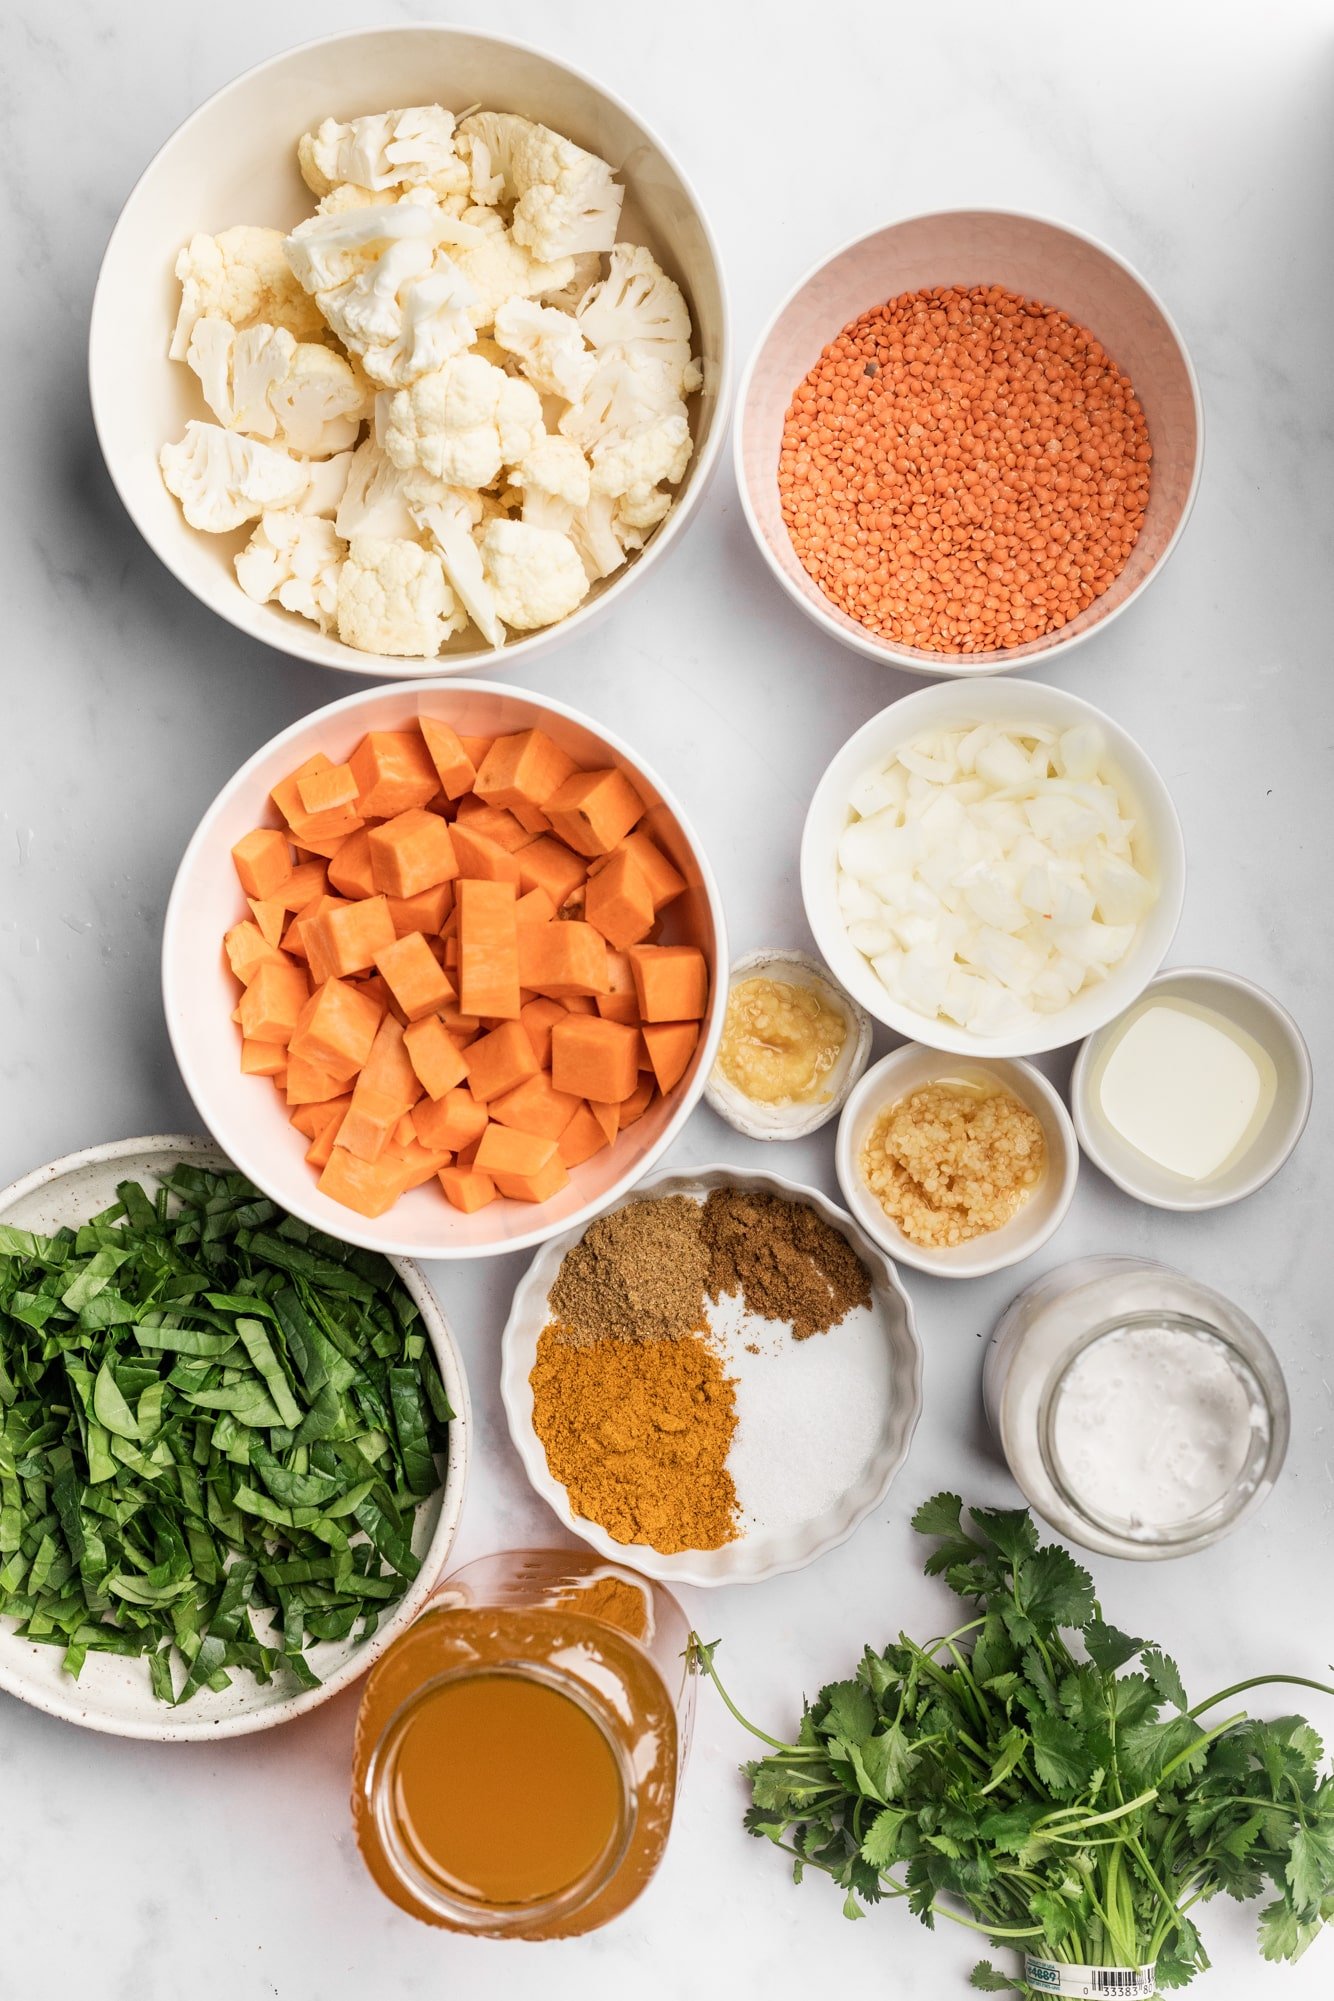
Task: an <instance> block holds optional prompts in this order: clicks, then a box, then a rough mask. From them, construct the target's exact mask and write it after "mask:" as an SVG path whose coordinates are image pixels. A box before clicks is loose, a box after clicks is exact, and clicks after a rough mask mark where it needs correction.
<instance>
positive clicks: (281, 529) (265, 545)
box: [236, 509, 347, 632]
mask: <svg viewBox="0 0 1334 2001" xmlns="http://www.w3.org/2000/svg"><path fill="white" fill-rule="evenodd" d="M346 554H347V544H346V543H345V542H344V541H343V540H342V538H341V537H340V536H339V535H337V534H336V533H335V532H334V525H333V523H332V521H325V520H322V519H320V518H319V517H318V516H317V515H311V514H301V513H296V512H294V511H292V510H291V509H285V510H284V511H283V512H282V513H269V514H262V515H261V516H260V521H259V526H258V528H256V530H255V532H254V534H253V535H252V536H251V538H250V540H249V541H248V542H247V543H246V546H245V548H244V549H242V551H241V553H240V554H239V555H238V556H237V557H236V577H237V582H238V583H239V584H240V586H241V589H242V590H243V591H244V592H245V594H246V596H247V597H248V598H253V599H254V600H255V603H256V604H269V603H271V602H272V600H273V599H274V598H276V599H277V600H278V602H279V604H280V605H282V607H283V609H284V610H285V611H295V612H299V613H300V615H301V617H302V618H309V619H312V620H313V621H314V623H315V624H316V625H318V627H319V628H320V631H321V632H328V631H329V629H330V627H331V626H332V625H333V622H334V619H335V618H336V616H337V613H338V572H339V568H340V566H341V564H342V561H343V558H344V556H345V555H346Z"/></svg>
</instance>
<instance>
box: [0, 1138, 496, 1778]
mask: <svg viewBox="0 0 1334 2001" xmlns="http://www.w3.org/2000/svg"><path fill="white" fill-rule="evenodd" d="M181 1161H187V1162H189V1163H190V1164H191V1165H193V1166H196V1167H210V1168H226V1167H230V1166H231V1162H230V1161H228V1159H227V1158H226V1156H225V1155H224V1154H222V1153H220V1152H219V1150H218V1148H217V1147H215V1146H213V1145H212V1144H211V1143H210V1142H209V1141H208V1140H206V1139H197V1138H195V1137H193V1136H192V1135H189V1134H179V1133H170V1134H165V1133H159V1134H154V1135H153V1136H152V1137H151V1138H146V1139H121V1140H112V1141H110V1142H109V1143H108V1144H107V1145H104V1146H90V1147H85V1148H83V1150H82V1151H81V1152H79V1153H69V1154H66V1155H65V1157H64V1158H63V1159H62V1160H53V1161H50V1162H48V1163H47V1165H46V1166H45V1167H38V1168H35V1169H34V1170H33V1172H32V1173H31V1174H25V1175H24V1176H23V1177H22V1179H21V1180H18V1181H15V1182H13V1183H11V1185H10V1186H9V1187H8V1188H6V1189H5V1190H4V1192H3V1194H0V1222H4V1223H8V1224H12V1225H13V1226H15V1227H16V1228H18V1229H24V1230H37V1231H39V1232H41V1233H42V1234H43V1235H49V1234H50V1233H51V1232H52V1231H54V1230H57V1229H59V1228H60V1226H61V1225H62V1224H63V1223H71V1224H73V1223H79V1222H82V1221H84V1220H85V1219H86V1218H87V1217H89V1216H95V1215H96V1214H97V1213H98V1211H99V1210H101V1209H105V1208H108V1207H109V1206H110V1205H111V1203H113V1202H114V1201H115V1200H116V1187H117V1184H118V1183H119V1182H122V1181H141V1182H142V1181H147V1182H153V1181H155V1180H156V1179H157V1178H158V1177H159V1176H160V1175H162V1174H168V1173H170V1171H171V1169H172V1168H173V1167H175V1166H176V1165H177V1164H178V1163H180V1162H181ZM390 1262H391V1264H392V1265H393V1267H394V1270H395V1272H396V1273H397V1274H398V1276H399V1278H400V1279H401V1280H402V1282H403V1284H404V1285H405V1286H406V1287H407V1289H408V1291H409V1292H410V1293H411V1294H412V1297H413V1300H414V1301H415V1303H416V1306H417V1310H418V1311H419V1312H420V1314H421V1317H422V1325H423V1327H424V1328H425V1330H426V1333H427V1336H428V1337H429V1339H430V1343H431V1347H432V1348H433V1350H434V1351H435V1358H436V1361H437V1362H438V1363H439V1365H440V1377H441V1381H442V1382H443V1383H444V1386H445V1393H446V1395H447V1396H448V1398H449V1403H450V1408H451V1409H452V1410H453V1412H454V1417H453V1419H452V1420H451V1423H450V1427H449V1459H448V1464H447V1466H446V1470H445V1478H444V1484H443V1485H442V1486H441V1487H439V1488H438V1489H437V1490H436V1492H435V1493H434V1494H432V1495H431V1496H430V1497H429V1498H428V1499H427V1500H425V1501H424V1502H423V1503H422V1505H421V1506H420V1507H419V1508H418V1510H417V1513H416V1516H415V1519H414V1522H413V1530H412V1547H413V1549H414V1550H415V1551H416V1553H417V1555H418V1556H419V1557H420V1558H421V1569H420V1570H419V1572H418V1573H417V1575H416V1577H415V1578H414V1579H413V1580H412V1583H411V1584H410V1585H409V1586H408V1588H407V1590H406V1591H405V1592H404V1594H403V1596H402V1597H401V1598H400V1599H399V1601H398V1603H397V1604H396V1605H395V1606H394V1608H393V1610H392V1611H391V1612H390V1613H389V1614H388V1616H387V1617H386V1618H385V1619H384V1620H382V1622H381V1623H380V1625H379V1626H378V1627H377V1628H376V1630H375V1632H374V1633H372V1635H371V1636H370V1638H369V1639H367V1640H355V1639H351V1638H349V1639H346V1640H320V1641H316V1642H314V1643H313V1644H311V1645H310V1646H308V1647H307V1648H306V1649H305V1652H306V1657H307V1659H308V1660H309V1662H310V1664H311V1666H312V1667H313V1668H314V1670H315V1672H316V1674H318V1675H319V1677H320V1685H319V1687H318V1688H307V1689H297V1690H296V1691H295V1692H293V1688H292V1683H291V1681H290V1679H287V1678H285V1677H284V1676H283V1675H282V1674H277V1675H275V1676H274V1679H273V1680H272V1681H271V1682H269V1683H267V1684H263V1683H260V1682H258V1681H256V1680H255V1678H254V1676H253V1675H252V1674H250V1673H249V1672H248V1671H245V1670H242V1669H240V1668H232V1669H231V1670H230V1673H231V1677H232V1680H231V1686H230V1687H229V1688H225V1689H223V1690H222V1691H221V1693H219V1694H215V1693H214V1692H213V1690H212V1689H208V1688H201V1689H200V1691H199V1693H198V1694H197V1695H195V1696H192V1697H191V1699H190V1701H189V1702H188V1703H187V1704H186V1705H185V1706H184V1708H181V1709H173V1708H171V1707H170V1705H169V1704H167V1703H164V1702H159V1701H158V1700H157V1698H156V1697H155V1696H154V1694H153V1692H152V1689H151V1688H150V1686H149V1680H148V1664H147V1662H146V1661H143V1660H129V1659H123V1658H121V1657H120V1656H118V1655H116V1654H97V1653H94V1654H89V1656H88V1658H87V1660H86V1661H85V1662H84V1665H83V1671H82V1673H81V1674H80V1676H79V1679H78V1680H77V1681H74V1680H72V1679H71V1677H70V1676H69V1675H67V1674H66V1673H65V1670H64V1668H63V1666H62V1665H61V1654H60V1649H59V1647H45V1646H38V1645H37V1644H36V1643H35V1642H34V1641H32V1640H25V1639H23V1638H22V1637H21V1636H20V1635H19V1634H18V1633H16V1632H15V1631H14V1627H13V1623H12V1621H10V1620H8V1619H5V1618H4V1617H3V1615H0V1689H4V1690H5V1691H6V1692H7V1693H8V1694H10V1695H13V1696H17V1697H18V1699H19V1701H20V1702H28V1703H31V1704H32V1706H33V1708H34V1709H42V1710H45V1711H46V1713H47V1715H48V1716H58V1717H60V1718H61V1719H62V1720H63V1721H64V1722H66V1723H78V1724H80V1725H81V1726H82V1727H83V1728H84V1729H86V1730H101V1731H104V1732H105V1733H107V1734H108V1735H110V1736H113V1737H142V1738H146V1739H148V1740H150V1741H151V1742H153V1743H157V1744H182V1743H195V1744H198V1743H212V1742H214V1741H215V1740H216V1739H217V1738H219V1737H243V1736H246V1735H248V1734H249V1733H250V1732H252V1731H255V1730H270V1729H272V1728H273V1727H274V1725H275V1724H279V1723H289V1722H290V1721H291V1720H292V1718H293V1717H294V1716H302V1715H304V1714H305V1713H306V1711H307V1710H311V1709H317V1708H318V1707H319V1705H320V1704H321V1703H323V1702H327V1701H328V1700H329V1698H330V1697H331V1696H334V1695H337V1694H338V1693H339V1691H340V1690H341V1689H344V1688H346V1687H348V1685H349V1684H350V1683H351V1682H354V1681H356V1680H357V1679H358V1677H359V1676H361V1675H363V1674H365V1672H366V1670H367V1669H368V1668H369V1667H370V1666H371V1664H372V1663H373V1662H374V1661H375V1660H377V1659H378V1658H379V1656H380V1655H381V1654H382V1653H383V1652H384V1650H385V1648H386V1647H387V1646H388V1645H389V1644H390V1642H391V1641H392V1640H394V1639H396V1638H397V1637H398V1635H399V1634H400V1633H401V1632H402V1631H403V1630H404V1628H405V1627H407V1626H410V1625H411V1624H412V1621H413V1620H414V1619H415V1618H416V1617H417V1614H418V1613H419V1612H420V1611H421V1610H422V1608H423V1606H424V1605H425V1603H426V1601H427V1599H428V1598H429V1597H430V1595H431V1592H432V1591H433V1590H434V1588H435V1585H436V1583H437V1581H438V1580H439V1577H440V1574H441V1572H442V1571H443V1569H444V1567H445V1559H446V1558H447V1557H448V1555H449V1551H450V1547H451V1545H452V1544H453V1541H454V1536H455V1532H456V1530H457V1529H458V1525H459V1515H460V1514H461V1512H462V1509H463V1491H464V1487H465V1485H466V1484H467V1475H468V1448H469V1445H470V1443H471V1440H472V1417H471V1412H470V1409H469V1404H468V1385H467V1382H466V1380H465V1378H464V1374H463V1362H462V1359H461V1358H460V1355H459V1351H458V1349H457V1347H456V1346H455V1343H454V1336H453V1333H452V1332H451V1330H450V1326H449V1322H448V1321H447V1320H446V1319H445V1316H444V1313H443V1312H442V1310H441V1307H440V1303H439V1301H438V1300H437V1299H436V1297H435V1294H434V1293H433V1292H432V1291H431V1288H430V1286H429V1285H428V1284H427V1283H426V1280H425V1279H424V1278H423V1276H422V1274H421V1272H419V1271H418V1269H417V1267H416V1265H414V1264H409V1263H407V1262H406V1261H404V1260H403V1259H400V1258H392V1259H391V1260H390Z"/></svg>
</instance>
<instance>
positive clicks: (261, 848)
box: [232, 827, 292, 900]
mask: <svg viewBox="0 0 1334 2001" xmlns="http://www.w3.org/2000/svg"><path fill="white" fill-rule="evenodd" d="M232 861H233V863H234V864H235V867H236V874H237V879H238V881H239V882H240V884H241V887H242V889H243V890H244V891H245V893H246V895H247V896H256V897H259V898H260V899H261V900H263V899H264V898H266V897H270V896H276V895H277V894H278V891H279V890H280V889H281V888H282V886H283V884H284V883H285V882H286V881H287V878H288V876H290V875H291V873H292V850H291V848H290V847H289V846H288V842H287V836H286V834H282V833H280V832H279V831H278V829H277V828H276V827H256V828H255V829H254V831H253V832H252V833H249V834H243V835H242V837H241V839H240V840H239V841H238V842H237V843H236V846H235V847H234V848H233V849H232Z"/></svg>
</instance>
